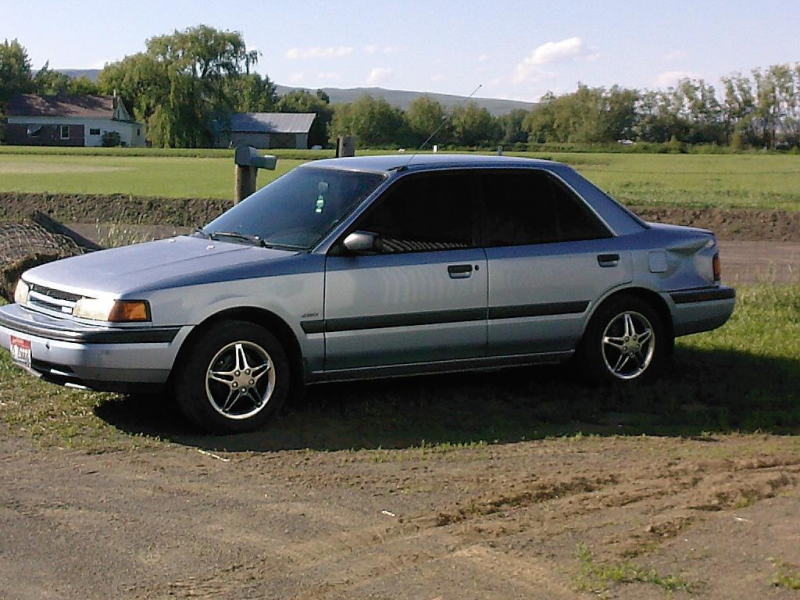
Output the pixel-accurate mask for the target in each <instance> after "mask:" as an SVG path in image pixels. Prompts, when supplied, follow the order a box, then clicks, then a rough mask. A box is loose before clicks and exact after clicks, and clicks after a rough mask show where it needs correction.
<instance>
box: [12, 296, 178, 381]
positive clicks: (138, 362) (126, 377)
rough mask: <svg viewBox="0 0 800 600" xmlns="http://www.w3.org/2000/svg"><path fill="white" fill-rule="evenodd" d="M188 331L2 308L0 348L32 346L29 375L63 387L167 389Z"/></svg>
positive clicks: (13, 306)
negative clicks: (16, 341) (19, 342)
mask: <svg viewBox="0 0 800 600" xmlns="http://www.w3.org/2000/svg"><path fill="white" fill-rule="evenodd" d="M190 331H191V327H169V328H163V327H101V326H92V325H83V324H80V323H76V322H74V321H71V320H68V319H58V318H56V317H51V316H48V315H45V314H42V313H37V312H33V311H30V310H27V309H25V308H22V307H20V306H19V305H17V304H10V305H7V306H1V307H0V347H2V348H4V349H6V350H8V349H9V347H10V345H11V336H12V335H13V336H15V337H18V338H23V339H26V340H30V342H31V371H32V372H33V374H35V375H37V376H39V377H42V378H44V379H47V380H48V381H52V382H54V383H59V384H62V385H72V386H79V387H86V388H89V389H95V390H107V391H130V390H131V389H135V388H138V387H158V386H160V385H163V384H164V383H166V381H167V379H168V378H169V374H170V371H171V370H172V366H173V364H174V362H175V358H176V356H177V354H178V350H179V348H180V347H181V344H182V343H183V341H184V340H185V339H186V336H187V335H188V334H189V332H190Z"/></svg>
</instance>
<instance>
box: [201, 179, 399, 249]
mask: <svg viewBox="0 0 800 600" xmlns="http://www.w3.org/2000/svg"><path fill="white" fill-rule="evenodd" d="M383 178H384V176H383V175H380V174H377V173H357V172H352V171H342V170H339V169H323V168H315V167H301V168H297V169H294V170H292V171H289V172H288V173H287V174H286V175H283V176H282V177H279V178H278V179H276V180H275V181H273V182H272V183H269V184H267V185H266V186H264V187H263V188H261V189H260V190H259V191H257V192H256V193H255V194H253V195H252V196H249V197H248V198H247V199H245V200H244V201H242V202H240V203H239V204H237V205H236V206H234V207H233V208H232V209H230V210H229V211H227V212H226V213H224V214H223V215H221V216H220V217H218V218H217V219H215V220H213V221H212V222H211V223H209V224H208V225H207V226H206V227H204V228H203V232H204V233H206V234H210V235H212V236H213V235H214V234H218V236H219V237H220V238H221V237H224V236H223V234H225V233H228V234H231V233H232V234H235V235H234V236H229V237H228V238H226V239H231V240H234V239H237V238H238V239H245V238H248V237H249V238H252V239H257V240H260V241H262V242H263V243H264V244H265V245H269V246H273V245H274V246H289V247H292V248H303V249H308V248H311V247H313V246H314V245H315V244H316V243H317V242H319V241H320V240H321V239H322V238H323V237H324V236H325V234H326V233H328V232H329V231H330V230H331V229H332V228H333V226H334V225H336V224H337V223H339V222H340V221H341V220H342V219H343V218H344V217H345V216H347V214H348V213H350V211H351V210H353V209H354V208H355V207H356V206H358V205H359V204H360V203H361V202H362V201H363V200H364V199H365V198H366V197H367V196H369V195H370V194H371V193H372V192H373V191H374V190H375V189H376V188H377V187H378V186H379V185H380V184H381V182H382V181H383Z"/></svg>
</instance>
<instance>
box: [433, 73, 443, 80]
mask: <svg viewBox="0 0 800 600" xmlns="http://www.w3.org/2000/svg"><path fill="white" fill-rule="evenodd" d="M442 79H444V75H442V74H441V73H436V74H435V75H431V81H441V80H442Z"/></svg>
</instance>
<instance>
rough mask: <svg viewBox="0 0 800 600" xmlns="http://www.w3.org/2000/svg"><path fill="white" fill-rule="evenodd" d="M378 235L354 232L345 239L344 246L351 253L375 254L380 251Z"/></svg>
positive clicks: (367, 232)
mask: <svg viewBox="0 0 800 600" xmlns="http://www.w3.org/2000/svg"><path fill="white" fill-rule="evenodd" d="M377 240H378V235H377V234H375V233H372V232H370V231H354V232H353V233H351V234H350V235H348V236H347V237H346V238H344V242H343V245H344V247H345V248H346V249H347V250H348V251H349V252H355V253H359V252H371V251H372V252H374V251H376V250H377V249H378V243H377Z"/></svg>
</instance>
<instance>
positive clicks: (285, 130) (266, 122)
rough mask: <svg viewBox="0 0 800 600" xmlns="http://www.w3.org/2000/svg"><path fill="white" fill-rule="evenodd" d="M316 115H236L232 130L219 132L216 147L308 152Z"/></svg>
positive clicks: (234, 115) (226, 128)
mask: <svg viewBox="0 0 800 600" xmlns="http://www.w3.org/2000/svg"><path fill="white" fill-rule="evenodd" d="M316 116H317V115H316V114H314V113H234V114H233V115H231V121H230V126H229V127H222V128H220V131H219V133H218V134H217V139H216V144H215V145H216V146H217V147H219V148H230V147H236V146H239V145H241V144H248V145H250V146H253V147H255V148H294V149H305V148H308V132H309V131H310V130H311V125H312V123H314V118H315V117H316Z"/></svg>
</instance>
